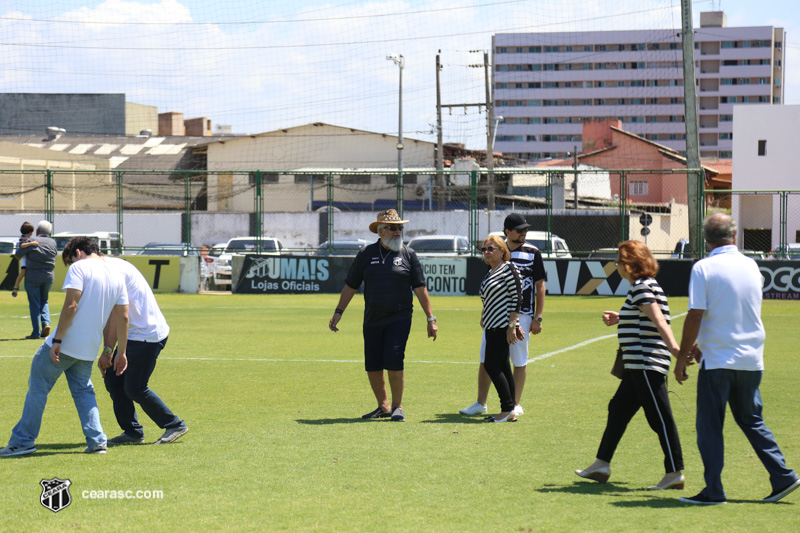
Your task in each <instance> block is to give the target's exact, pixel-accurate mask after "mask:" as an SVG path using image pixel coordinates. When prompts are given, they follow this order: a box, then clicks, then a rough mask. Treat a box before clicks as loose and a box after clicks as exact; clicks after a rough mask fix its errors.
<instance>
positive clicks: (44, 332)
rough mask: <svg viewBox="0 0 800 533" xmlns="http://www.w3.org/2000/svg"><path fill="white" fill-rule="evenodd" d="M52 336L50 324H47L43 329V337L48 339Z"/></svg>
mask: <svg viewBox="0 0 800 533" xmlns="http://www.w3.org/2000/svg"><path fill="white" fill-rule="evenodd" d="M48 335H50V324H45V325H44V327H43V328H42V337H47V336H48Z"/></svg>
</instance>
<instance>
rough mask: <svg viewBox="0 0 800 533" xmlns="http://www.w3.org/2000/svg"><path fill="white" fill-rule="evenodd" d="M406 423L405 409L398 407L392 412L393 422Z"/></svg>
mask: <svg viewBox="0 0 800 533" xmlns="http://www.w3.org/2000/svg"><path fill="white" fill-rule="evenodd" d="M405 421H406V414H405V413H404V412H403V409H402V408H400V407H397V408H396V409H395V410H394V411H392V422H405Z"/></svg>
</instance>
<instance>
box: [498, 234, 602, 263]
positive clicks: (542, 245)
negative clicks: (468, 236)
mask: <svg viewBox="0 0 800 533" xmlns="http://www.w3.org/2000/svg"><path fill="white" fill-rule="evenodd" d="M490 235H499V236H500V237H502V238H504V239H505V234H504V233H503V232H502V231H493V232H492V233H490ZM548 240H549V247H548ZM525 242H527V243H528V244H532V245H533V246H535V247H536V248H538V249H539V252H541V254H542V257H543V258H545V259H548V258H549V259H555V258H559V259H570V258H571V257H572V253H570V251H569V246H567V241H565V240H564V239H562V238H561V237H559V236H558V235H556V234H555V233H550V234H549V238H548V233H547V232H546V231H529V232H528V233H527V235H526V236H525ZM615 250H616V249H615ZM614 257H615V258H616V255H615V256H614Z"/></svg>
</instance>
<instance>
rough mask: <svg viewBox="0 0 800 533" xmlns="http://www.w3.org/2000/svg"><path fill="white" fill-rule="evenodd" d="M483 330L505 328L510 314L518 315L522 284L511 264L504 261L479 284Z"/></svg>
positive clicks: (517, 272)
mask: <svg viewBox="0 0 800 533" xmlns="http://www.w3.org/2000/svg"><path fill="white" fill-rule="evenodd" d="M481 300H482V301H483V313H482V314H481V319H482V320H483V328H484V329H495V328H507V327H508V324H509V316H510V315H511V313H515V312H516V313H519V310H520V305H521V303H522V284H521V282H520V277H519V271H518V270H517V267H516V266H514V264H513V263H510V262H508V261H504V262H503V263H501V264H500V265H499V266H498V267H497V269H496V270H490V271H489V272H488V273H487V274H486V277H484V278H483V281H482V282H481Z"/></svg>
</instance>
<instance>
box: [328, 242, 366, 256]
mask: <svg viewBox="0 0 800 533" xmlns="http://www.w3.org/2000/svg"><path fill="white" fill-rule="evenodd" d="M331 243H332V248H333V249H332V250H328V246H329V242H328V241H325V242H323V243H322V244H320V245H319V247H317V249H316V251H315V252H314V255H356V254H357V253H358V251H359V250H361V249H362V248H363V247H365V246H367V245H369V244H372V241H368V240H366V239H334V240H333V241H331Z"/></svg>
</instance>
